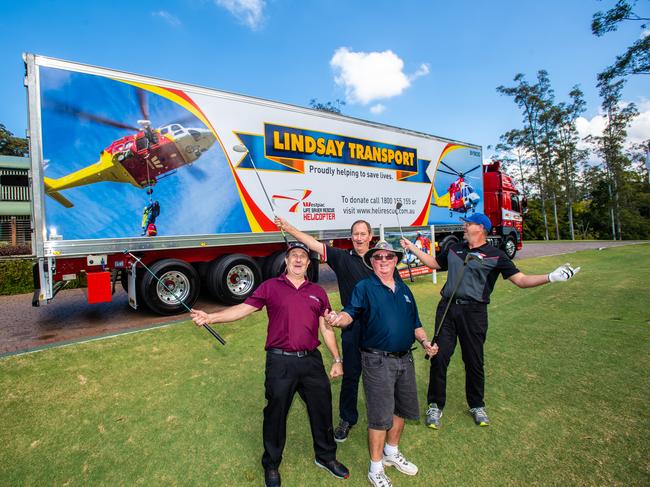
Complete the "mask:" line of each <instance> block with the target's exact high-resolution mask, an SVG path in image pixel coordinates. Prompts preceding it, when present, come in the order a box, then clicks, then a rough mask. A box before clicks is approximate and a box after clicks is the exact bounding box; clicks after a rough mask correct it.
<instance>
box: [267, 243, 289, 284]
mask: <svg viewBox="0 0 650 487" xmlns="http://www.w3.org/2000/svg"><path fill="white" fill-rule="evenodd" d="M284 256H285V253H284V252H283V251H282V250H278V251H277V252H274V253H272V254H271V255H269V256H268V257H267V258H266V259H265V260H264V266H263V269H264V272H263V275H264V280H266V279H271V278H272V277H278V276H279V275H280V274H282V272H284V267H285V263H284Z"/></svg>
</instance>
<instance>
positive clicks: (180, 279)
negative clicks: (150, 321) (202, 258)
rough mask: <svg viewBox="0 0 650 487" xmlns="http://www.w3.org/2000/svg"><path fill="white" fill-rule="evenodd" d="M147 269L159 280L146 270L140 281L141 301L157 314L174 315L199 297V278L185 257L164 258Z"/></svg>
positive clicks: (191, 304)
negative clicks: (180, 258) (182, 258)
mask: <svg viewBox="0 0 650 487" xmlns="http://www.w3.org/2000/svg"><path fill="white" fill-rule="evenodd" d="M151 272H152V273H153V274H155V275H156V277H157V278H158V279H160V280H161V281H162V282H163V283H164V284H165V286H166V287H165V286H163V285H162V284H160V283H159V282H158V281H157V280H156V279H154V277H153V276H152V275H151V274H150V273H148V272H147V273H146V274H145V275H143V277H142V280H141V281H140V295H141V296H142V301H143V302H144V303H145V304H146V305H147V306H148V307H149V309H151V311H153V312H154V313H158V314H161V315H175V314H179V313H182V312H184V311H186V309H185V306H183V304H181V303H185V305H186V306H188V307H190V308H191V307H192V306H193V305H194V303H195V302H196V300H197V298H198V297H199V290H200V280H199V274H198V272H196V269H194V267H192V266H191V265H190V264H188V263H187V262H185V261H182V260H178V259H164V260H160V261H158V262H156V263H155V264H154V265H152V266H151Z"/></svg>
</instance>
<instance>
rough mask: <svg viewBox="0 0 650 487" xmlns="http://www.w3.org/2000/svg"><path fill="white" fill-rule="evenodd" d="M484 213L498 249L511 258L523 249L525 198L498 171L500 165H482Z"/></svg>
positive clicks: (508, 178)
mask: <svg viewBox="0 0 650 487" xmlns="http://www.w3.org/2000/svg"><path fill="white" fill-rule="evenodd" d="M483 191H484V195H485V209H484V211H485V214H486V215H487V217H488V218H489V219H490V221H491V222H492V231H491V235H492V236H494V237H500V240H501V245H500V247H501V248H502V249H503V250H504V251H505V253H506V254H507V255H508V257H510V258H513V257H514V256H515V254H516V253H517V250H520V249H521V248H522V246H523V224H524V222H523V214H524V213H525V206H526V205H525V203H526V201H525V198H523V199H522V198H521V196H520V194H519V191H518V190H517V188H516V187H515V183H514V181H513V180H512V178H511V177H510V176H508V175H507V174H506V173H505V172H503V171H502V170H501V162H500V161H494V162H493V163H492V164H486V165H484V166H483Z"/></svg>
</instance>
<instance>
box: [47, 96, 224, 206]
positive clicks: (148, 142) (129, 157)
mask: <svg viewBox="0 0 650 487" xmlns="http://www.w3.org/2000/svg"><path fill="white" fill-rule="evenodd" d="M137 94H138V101H139V104H140V111H141V113H142V116H143V120H138V125H139V126H140V127H135V126H131V125H127V124H124V123H121V122H118V121H116V120H111V119H109V118H105V117H102V116H99V115H95V114H92V113H88V112H84V111H83V110H81V109H78V108H76V107H73V106H71V105H68V104H64V103H61V102H58V101H55V100H51V99H50V100H46V101H45V103H44V107H45V108H47V109H51V110H54V111H57V112H59V113H63V114H67V115H71V116H73V117H76V118H78V119H82V120H87V121H91V122H94V123H98V124H101V125H106V126H109V127H116V128H123V129H128V130H133V131H135V132H136V133H135V134H130V135H126V136H124V137H121V138H119V139H117V140H115V141H114V142H112V143H111V144H110V145H109V146H108V147H106V148H105V149H103V150H102V151H101V152H100V155H99V160H98V161H97V162H95V163H94V164H90V165H88V166H86V167H84V168H82V169H79V170H78V171H75V172H73V173H70V174H68V175H66V176H63V177H60V178H58V179H51V178H47V177H46V178H44V179H45V193H46V194H47V195H48V196H50V197H51V198H53V199H54V200H56V201H57V202H59V203H60V204H62V205H63V206H65V207H66V208H71V207H72V206H73V204H72V202H70V201H69V200H68V199H67V198H65V197H64V196H63V195H61V194H60V191H62V190H65V189H69V188H74V187H77V186H85V185H89V184H94V183H98V182H116V183H128V184H131V185H133V186H135V187H137V188H142V189H146V190H147V194H149V195H151V194H152V192H153V189H152V188H153V186H154V185H155V184H156V183H157V182H158V180H160V179H161V178H163V177H166V176H169V175H171V174H173V172H175V171H176V170H177V169H178V168H180V167H183V166H185V165H190V166H191V165H192V163H193V162H195V161H196V160H197V159H198V158H199V157H200V156H201V155H202V154H203V153H204V152H206V151H207V150H208V149H210V147H211V146H212V145H213V144H214V143H215V141H216V137H215V136H214V134H213V133H212V132H211V131H210V130H208V129H206V128H192V127H185V126H184V125H183V123H184V122H185V121H184V120H183V121H177V122H175V123H169V124H166V125H162V126H160V127H158V128H152V126H151V122H150V121H149V110H148V108H147V102H146V95H145V92H144V91H143V90H141V89H138V91H137ZM191 120H193V121H196V118H195V117H194V116H191ZM188 121H189V120H188ZM152 214H153V213H152Z"/></svg>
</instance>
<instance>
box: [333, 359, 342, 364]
mask: <svg viewBox="0 0 650 487" xmlns="http://www.w3.org/2000/svg"><path fill="white" fill-rule="evenodd" d="M334 363H335V364H342V363H343V359H342V358H335V359H334Z"/></svg>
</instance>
